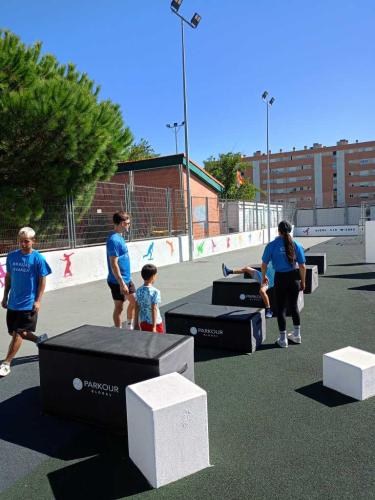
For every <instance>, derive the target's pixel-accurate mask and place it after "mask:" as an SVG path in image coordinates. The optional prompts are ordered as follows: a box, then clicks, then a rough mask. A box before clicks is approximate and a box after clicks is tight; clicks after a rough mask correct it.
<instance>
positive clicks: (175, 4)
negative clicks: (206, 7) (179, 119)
mask: <svg viewBox="0 0 375 500" xmlns="http://www.w3.org/2000/svg"><path fill="white" fill-rule="evenodd" d="M181 4H182V0H172V2H171V10H172V12H173V14H176V16H178V17H179V18H180V19H181V41H182V84H183V94H184V122H185V127H184V128H185V161H186V194H187V205H188V238H189V260H193V252H194V243H193V216H192V207H191V191H190V163H189V162H190V159H189V127H188V117H187V98H186V69H185V33H184V23H186V24H187V25H188V26H190V27H191V28H194V29H195V28H196V27H197V26H198V24H199V23H200V20H201V16H200V15H199V14H197V13H195V14H194V15H193V17H192V18H191V20H190V21H188V20H187V19H185V18H184V17H183V16H181V14H179V13H178V9H179V8H180V7H181Z"/></svg>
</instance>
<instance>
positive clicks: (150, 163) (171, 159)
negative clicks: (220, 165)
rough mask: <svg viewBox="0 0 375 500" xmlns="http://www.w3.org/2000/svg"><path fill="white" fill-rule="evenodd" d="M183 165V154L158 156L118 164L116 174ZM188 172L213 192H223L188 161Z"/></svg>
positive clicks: (206, 175)
mask: <svg viewBox="0 0 375 500" xmlns="http://www.w3.org/2000/svg"><path fill="white" fill-rule="evenodd" d="M177 165H183V166H184V167H186V158H185V155H184V154H177V155H169V156H158V157H156V158H149V159H147V160H138V161H126V162H119V164H118V167H117V173H121V172H134V171H137V170H151V169H154V168H164V167H174V166H177ZM189 166H190V172H192V173H193V174H194V175H196V176H197V177H198V178H199V179H201V180H202V181H203V182H205V183H206V184H208V185H209V186H211V187H212V188H213V189H215V191H217V192H219V193H221V192H222V191H223V186H222V184H221V183H220V182H219V181H218V180H217V179H215V178H214V177H213V176H212V175H210V174H208V172H205V170H204V169H203V168H202V167H198V166H197V165H196V164H195V163H192V161H191V160H189Z"/></svg>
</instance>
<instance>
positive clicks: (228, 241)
mask: <svg viewBox="0 0 375 500" xmlns="http://www.w3.org/2000/svg"><path fill="white" fill-rule="evenodd" d="M227 248H230V236H227Z"/></svg>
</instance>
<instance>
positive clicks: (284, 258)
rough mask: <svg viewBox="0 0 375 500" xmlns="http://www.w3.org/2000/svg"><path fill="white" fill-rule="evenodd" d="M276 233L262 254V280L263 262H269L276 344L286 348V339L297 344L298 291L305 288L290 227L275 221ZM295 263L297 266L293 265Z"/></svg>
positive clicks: (298, 247)
mask: <svg viewBox="0 0 375 500" xmlns="http://www.w3.org/2000/svg"><path fill="white" fill-rule="evenodd" d="M278 229H279V236H278V237H277V238H275V239H274V240H273V241H271V242H270V243H268V245H267V246H266V248H265V249H264V253H263V257H262V282H263V283H264V284H267V281H268V278H267V276H266V272H267V265H268V263H269V262H270V261H272V265H273V267H274V269H275V285H274V290H275V295H276V304H277V322H278V325H279V331H280V336H279V338H278V339H277V341H276V342H277V344H278V345H279V346H280V347H288V340H289V341H291V342H293V343H295V344H300V343H301V321H300V316H299V311H298V307H297V302H298V294H299V291H300V290H304V289H305V278H306V266H305V262H306V260H305V254H304V251H303V248H302V245H300V243H298V242H297V241H295V240H293V238H292V236H291V235H290V233H291V231H292V226H291V225H290V224H289V222H287V221H286V220H283V221H281V222H280V223H279V226H278ZM297 264H298V266H297ZM287 304H289V307H290V310H291V313H292V319H293V326H294V331H293V332H291V333H288V334H287V332H286V306H287Z"/></svg>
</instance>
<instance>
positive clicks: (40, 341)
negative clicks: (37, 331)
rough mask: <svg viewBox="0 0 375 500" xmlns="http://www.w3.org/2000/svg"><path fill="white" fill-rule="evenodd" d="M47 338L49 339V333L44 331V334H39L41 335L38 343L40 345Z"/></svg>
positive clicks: (37, 340)
mask: <svg viewBox="0 0 375 500" xmlns="http://www.w3.org/2000/svg"><path fill="white" fill-rule="evenodd" d="M46 340H48V335H47V334H46V333H43V335H39V337H38V338H37V339H36V345H39V344H41V343H42V342H45V341H46Z"/></svg>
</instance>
